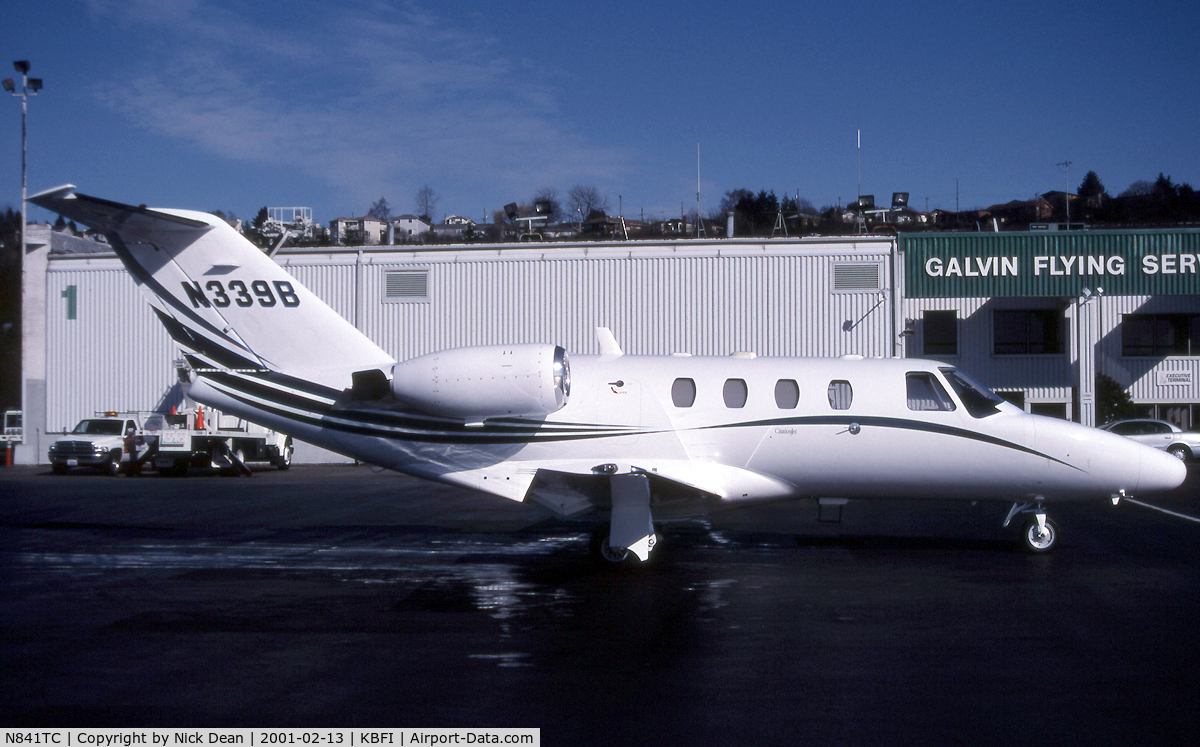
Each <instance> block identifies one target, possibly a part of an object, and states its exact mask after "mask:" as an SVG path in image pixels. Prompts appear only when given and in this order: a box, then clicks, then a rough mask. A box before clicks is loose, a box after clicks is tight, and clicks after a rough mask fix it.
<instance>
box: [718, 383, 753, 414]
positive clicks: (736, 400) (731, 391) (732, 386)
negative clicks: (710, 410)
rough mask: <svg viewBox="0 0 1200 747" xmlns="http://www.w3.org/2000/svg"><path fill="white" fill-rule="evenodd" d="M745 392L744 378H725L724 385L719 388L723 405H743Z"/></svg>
mask: <svg viewBox="0 0 1200 747" xmlns="http://www.w3.org/2000/svg"><path fill="white" fill-rule="evenodd" d="M747 393H748V390H747V389H746V380H745V379H725V386H724V387H723V388H722V389H721V397H722V398H724V400H725V406H726V407H732V408H738V407H745V406H746V395H747Z"/></svg>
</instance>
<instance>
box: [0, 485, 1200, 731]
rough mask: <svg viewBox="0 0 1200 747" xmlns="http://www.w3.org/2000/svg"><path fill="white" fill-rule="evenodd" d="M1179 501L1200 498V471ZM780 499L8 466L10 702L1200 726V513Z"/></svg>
mask: <svg viewBox="0 0 1200 747" xmlns="http://www.w3.org/2000/svg"><path fill="white" fill-rule="evenodd" d="M1185 488H1186V490H1184V491H1181V492H1180V493H1179V494H1175V495H1171V496H1164V497H1161V500H1160V501H1159V502H1160V503H1161V504H1162V505H1164V506H1166V507H1168V508H1171V509H1172V510H1175V511H1177V512H1179V513H1185V514H1186V513H1190V514H1191V515H1197V513H1198V512H1197V511H1196V510H1195V509H1196V507H1197V505H1200V504H1198V503H1197V501H1196V497H1195V493H1196V491H1195V488H1194V486H1193V485H1192V483H1191V482H1189V484H1188V485H1185ZM1005 510H1006V507H989V506H971V505H970V504H936V505H935V504H914V503H911V502H909V503H904V502H887V503H881V504H871V505H861V506H860V505H858V504H851V505H850V506H848V507H847V510H846V515H845V517H844V519H843V522H842V523H841V524H840V525H836V526H830V525H825V524H821V523H819V522H817V521H816V520H815V519H816V507H815V506H813V505H807V504H791V505H781V506H774V507H768V508H767V509H764V510H759V511H756V512H746V513H738V514H731V515H729V516H725V517H720V518H719V519H714V520H713V521H712V523H711V524H710V525H708V526H701V525H697V526H691V527H684V528H681V529H677V530H673V531H668V532H667V533H666V534H665V537H664V541H663V545H662V547H661V548H660V549H659V550H657V551H656V556H655V557H654V559H653V562H652V563H651V564H649V565H648V566H646V567H639V568H635V569H619V570H616V569H613V568H609V567H605V566H602V565H599V564H597V563H596V562H594V561H593V560H591V559H590V558H589V557H588V553H587V549H588V544H589V537H590V531H591V529H592V526H590V525H588V524H573V523H567V522H561V521H556V520H548V519H546V518H545V517H544V516H543V515H542V514H541V513H539V512H537V511H536V510H533V509H531V508H529V507H525V506H520V505H510V504H508V503H507V502H504V501H497V500H496V499H492V498H488V497H486V496H478V495H474V494H471V493H466V492H464V491H455V490H450V489H448V488H443V487H439V486H430V485H429V484H427V483H422V482H419V481H413V480H407V479H405V478H400V477H397V476H393V475H376V474H374V473H370V472H366V471H363V470H356V469H353V468H349V467H338V468H334V467H326V468H297V469H294V470H292V471H291V472H290V473H264V474H260V475H258V476H256V477H255V478H254V479H252V480H244V481H239V480H222V479H220V478H195V479H193V478H184V479H179V480H168V479H165V478H163V479H159V478H156V477H153V476H150V477H146V478H142V479H137V480H135V479H124V480H122V479H113V478H103V477H98V476H89V477H83V476H80V477H76V476H70V477H67V478H55V477H52V476H49V475H47V474H42V473H40V472H38V471H34V470H26V471H25V472H24V473H20V472H18V473H17V474H13V473H0V540H2V544H0V571H2V573H3V577H2V579H0V592H2V593H0V635H2V641H3V647H2V654H0V671H2V672H3V674H0V691H3V692H4V693H6V695H5V697H4V698H2V699H0V725H4V726H133V725H136V726H151V725H164V726H165V725H171V726H180V725H185V726H186V725H198V724H205V725H211V726H340V727H346V726H352V727H369V726H467V727H469V726H484V725H486V726H537V727H540V728H542V730H543V731H542V735H543V739H544V740H546V742H547V743H550V744H556V743H568V742H569V743H575V744H612V743H622V742H625V743H631V744H643V743H650V742H658V741H664V740H665V741H666V742H667V743H688V744H692V743H698V744H784V743H787V744H792V743H796V742H801V743H805V742H815V741H818V740H819V741H826V742H831V743H837V744H895V743H897V742H915V741H921V742H927V743H947V742H952V743H962V742H970V743H975V744H985V743H1011V742H1014V741H1020V736H1021V735H1022V734H1025V733H1026V732H1027V728H1028V725H1029V723H1030V721H1029V719H1030V717H1031V714H1033V715H1036V716H1037V723H1038V728H1037V733H1038V735H1039V740H1040V739H1047V740H1050V741H1055V742H1064V743H1079V742H1081V741H1095V742H1096V743H1116V742H1140V741H1143V740H1144V738H1145V737H1146V735H1147V734H1151V733H1152V734H1154V735H1155V741H1157V742H1158V743H1170V742H1171V741H1172V740H1174V739H1175V738H1184V737H1188V738H1190V737H1191V736H1194V733H1195V729H1196V727H1197V726H1200V716H1198V715H1197V709H1196V708H1195V703H1196V702H1198V701H1197V698H1198V696H1200V646H1198V645H1197V644H1196V643H1195V640H1196V636H1195V631H1196V630H1197V629H1200V627H1198V624H1200V594H1198V593H1197V592H1198V591H1200V572H1198V571H1200V524H1196V523H1193V522H1188V521H1182V520H1179V519H1177V518H1174V517H1172V516H1170V515H1166V514H1163V513H1160V512H1156V511H1151V510H1146V509H1144V508H1141V507H1139V506H1128V505H1123V506H1120V507H1117V508H1113V507H1112V506H1110V505H1108V504H1096V505H1086V506H1068V507H1062V508H1060V509H1059V510H1057V511H1056V512H1055V515H1056V519H1057V520H1058V522H1059V524H1060V527H1061V528H1062V530H1063V542H1062V546H1061V547H1060V548H1059V549H1057V550H1056V551H1055V552H1054V553H1051V554H1050V555H1046V556H1033V555H1027V554H1024V553H1021V552H1018V551H1016V550H1014V549H1013V544H1012V542H1011V539H1012V537H1011V536H1010V535H1008V534H1006V533H1005V532H1003V531H1001V530H1000V527H999V522H1000V520H1002V518H1003V514H1004V512H1005Z"/></svg>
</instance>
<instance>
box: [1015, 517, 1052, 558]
mask: <svg viewBox="0 0 1200 747" xmlns="http://www.w3.org/2000/svg"><path fill="white" fill-rule="evenodd" d="M1021 544H1023V545H1024V546H1025V549H1026V550H1029V551H1030V552H1034V553H1044V552H1050V551H1051V550H1053V549H1054V546H1055V545H1056V544H1058V525H1057V524H1055V523H1054V521H1053V520H1051V519H1046V528H1045V530H1043V529H1042V527H1041V526H1040V525H1039V524H1038V520H1037V517H1036V516H1035V517H1033V518H1032V519H1030V520H1029V521H1027V522H1025V527H1024V528H1023V529H1022V530H1021Z"/></svg>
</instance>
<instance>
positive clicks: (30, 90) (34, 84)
mask: <svg viewBox="0 0 1200 747" xmlns="http://www.w3.org/2000/svg"><path fill="white" fill-rule="evenodd" d="M13 69H14V70H16V71H17V72H18V73H20V74H21V87H20V89H18V88H17V84H16V82H15V81H14V80H13V79H12V78H5V79H4V83H3V85H4V90H6V91H8V92H9V93H11V94H12V95H13V96H19V97H20V98H21V231H20V252H21V319H22V324H21V427H22V437H21V441H22V442H23V443H28V442H29V439H28V438H26V437H25V433H26V431H25V428H26V427H27V426H28V424H29V422H30V418H29V404H28V403H27V402H26V395H27V388H26V374H27V372H28V370H29V369H28V365H29V361H28V360H26V358H25V356H26V355H27V354H28V353H27V345H26V341H27V339H28V335H29V330H28V329H27V327H26V325H25V324H24V317H25V294H26V277H25V262H26V259H25V255H26V244H25V222H26V217H25V196H26V169H25V163H26V159H25V154H26V132H27V129H26V119H27V117H28V114H29V106H28V98H29V97H30V96H37V93H38V91H40V90H42V79H41V78H30V77H29V61H28V60H17V61H16V62H14V63H13ZM35 422H36V421H35ZM39 445H40V444H39ZM33 463H34V464H37V461H36V457H35V458H34V462H33Z"/></svg>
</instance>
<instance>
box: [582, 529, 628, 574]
mask: <svg viewBox="0 0 1200 747" xmlns="http://www.w3.org/2000/svg"><path fill="white" fill-rule="evenodd" d="M588 553H589V554H590V555H591V556H592V557H593V558H594V559H596V560H598V561H600V562H601V563H603V564H605V565H608V566H623V565H627V564H629V563H631V562H632V561H633V559H634V556H633V553H631V552H629V551H628V550H614V549H613V548H612V547H610V546H609V544H608V527H607V526H604V527H600V528H599V529H597V530H596V531H595V532H593V533H592V540H591V542H590V543H589V544H588Z"/></svg>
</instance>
